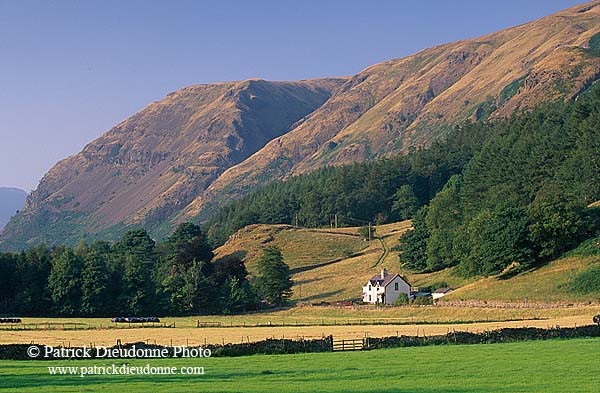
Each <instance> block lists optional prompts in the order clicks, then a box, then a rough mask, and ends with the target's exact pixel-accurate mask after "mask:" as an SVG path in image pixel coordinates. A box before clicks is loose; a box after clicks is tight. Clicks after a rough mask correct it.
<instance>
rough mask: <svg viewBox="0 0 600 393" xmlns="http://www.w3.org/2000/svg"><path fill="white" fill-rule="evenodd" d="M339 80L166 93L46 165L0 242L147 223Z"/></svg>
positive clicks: (188, 197)
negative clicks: (48, 167) (71, 153)
mask: <svg viewBox="0 0 600 393" xmlns="http://www.w3.org/2000/svg"><path fill="white" fill-rule="evenodd" d="M342 81H343V80H342V79H339V78H338V79H333V78H332V79H319V80H307V81H299V82H268V81H264V80H258V79H257V80H246V81H241V82H231V83H218V84H212V85H198V86H192V87H187V88H184V89H181V90H179V91H176V92H174V93H171V94H169V95H167V97H166V98H164V99H163V100H161V101H160V102H155V103H152V104H150V105H148V106H147V107H146V108H144V109H143V110H141V111H140V112H138V113H136V114H135V115H133V116H132V117H130V118H129V119H127V120H125V121H123V122H122V123H120V124H118V125H117V126H115V127H114V128H113V129H111V130H110V131H108V132H107V133H106V134H104V135H102V136H101V137H100V138H98V139H96V140H95V141H93V142H91V143H90V144H89V145H87V146H86V147H85V148H84V149H83V151H82V152H80V153H78V154H76V155H74V156H72V157H69V158H67V159H65V160H63V161H61V162H59V163H58V164H56V165H55V166H54V167H53V168H52V169H51V170H50V171H49V172H48V173H47V174H46V175H45V176H44V177H43V178H42V180H41V181H40V184H39V186H38V188H37V190H36V191H34V192H33V193H32V195H31V196H30V197H29V198H28V200H27V204H26V206H25V209H24V210H23V211H22V213H21V214H20V215H18V216H17V217H16V218H15V219H14V220H13V221H11V223H10V224H9V225H8V227H7V228H6V231H5V233H4V234H3V235H2V237H1V238H0V243H1V244H2V245H3V246H4V248H18V247H19V246H22V245H23V244H24V243H25V242H27V243H37V242H40V241H47V242H50V243H55V242H61V241H71V242H72V241H73V240H74V239H75V240H76V238H77V237H79V236H81V235H83V234H84V233H87V232H89V233H97V232H99V231H102V230H104V231H106V230H107V229H108V230H109V231H110V230H111V228H113V229H115V228H117V229H118V228H119V227H123V226H126V225H127V224H131V223H139V224H141V225H144V226H146V227H152V226H155V225H157V224H159V223H161V222H162V221H163V220H165V219H166V218H168V217H170V216H171V215H173V214H174V213H176V212H177V211H178V210H179V209H182V208H183V207H185V206H186V205H187V204H189V203H190V202H191V201H192V200H193V199H194V198H195V197H196V196H197V195H198V194H199V193H201V192H202V191H204V190H205V189H206V188H207V187H208V186H209V185H210V184H211V182H212V181H214V180H215V179H216V178H217V177H218V176H219V175H220V174H221V173H222V172H223V171H225V170H226V169H227V168H229V167H230V166H232V165H234V164H237V163H239V162H241V161H243V160H244V159H246V158H247V157H248V156H250V155H251V154H253V153H254V152H256V151H257V150H258V149H260V148H261V147H263V146H264V145H265V143H267V142H268V141H270V140H272V139H273V138H275V137H278V136H280V135H282V134H284V133H286V132H287V131H289V129H290V128H292V125H293V124H294V123H296V122H298V121H300V120H301V119H302V118H303V117H304V116H306V115H307V114H308V113H310V112H312V111H313V110H314V109H316V108H317V107H319V106H320V105H321V104H322V103H323V102H325V101H326V100H327V99H328V98H329V97H330V96H331V94H332V92H333V91H335V90H336V89H337V88H338V87H339V85H340V84H341V82H342ZM106 235H107V236H108V235H109V234H106Z"/></svg>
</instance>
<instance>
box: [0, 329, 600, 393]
mask: <svg viewBox="0 0 600 393" xmlns="http://www.w3.org/2000/svg"><path fill="white" fill-rule="evenodd" d="M599 362H600V339H576V340H550V341H529V342H521V343H508V344H487V345H456V346H452V345H450V346H438V347H420V348H419V347H411V348H397V349H381V350H373V351H356V352H344V353H340V352H337V353H315V354H300V355H272V356H267V355H255V356H248V357H239V358H208V359H154V360H116V361H112V360H103V361H97V360H88V361H85V360H82V361H78V360H71V361H48V362H45V361H0V392H7V393H8V392H19V393H27V392H39V391H44V392H61V393H62V392H82V391H88V392H112V391H118V390H121V391H127V392H132V393H134V392H147V391H150V390H151V391H153V392H163V391H169V392H269V391H270V392H313V391H315V392H316V391H318V392H377V393H382V392H421V393H432V392H444V393H458V392H511V393H514V392H560V393H564V392H582V393H583V392H598V391H599V390H598V387H599V386H600V373H598V364H599ZM112 363H117V364H119V365H120V364H123V363H128V364H130V365H132V366H145V365H146V364H151V365H153V366H174V367H177V368H179V367H182V366H186V367H187V366H195V367H197V366H201V367H204V372H205V374H204V375H195V376H190V375H177V376H165V375H162V376H159V375H155V376H143V375H142V376H139V375H138V376H127V375H118V376H110V375H96V376H84V377H81V376H79V375H49V372H48V366H57V365H58V366H90V365H111V364H112Z"/></svg>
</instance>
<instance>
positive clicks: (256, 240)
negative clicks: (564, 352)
mask: <svg viewBox="0 0 600 393" xmlns="http://www.w3.org/2000/svg"><path fill="white" fill-rule="evenodd" d="M409 228H410V221H403V222H399V223H394V224H387V225H381V226H377V227H375V233H376V235H377V238H376V239H374V240H372V241H371V242H366V241H364V240H363V239H362V237H360V236H359V235H358V230H359V228H357V227H353V228H342V229H306V228H294V227H292V226H289V225H251V226H248V227H246V228H244V229H242V230H240V231H238V232H237V233H236V234H235V235H233V236H232V237H231V238H230V240H229V241H228V242H227V243H226V244H225V245H223V246H222V247H220V248H218V249H217V250H216V257H215V258H216V259H218V258H222V257H224V256H226V255H231V254H238V255H240V256H243V257H244V258H245V261H246V264H247V267H248V270H249V271H250V272H251V273H253V272H255V266H256V261H257V259H258V258H259V257H260V254H261V249H262V247H264V246H267V245H275V246H277V247H279V248H281V250H282V253H283V256H284V258H285V261H286V263H287V264H288V265H289V266H290V268H291V270H292V273H293V274H292V278H293V280H294V284H295V285H294V288H293V290H294V294H293V297H292V298H293V299H294V300H298V301H305V302H310V303H315V302H320V301H341V300H349V299H357V298H359V297H360V296H361V294H362V285H363V284H364V283H365V282H366V281H367V280H368V279H369V278H370V277H371V276H372V275H374V274H378V273H379V271H380V270H381V269H382V268H384V267H385V268H387V269H388V271H390V272H392V273H400V274H401V275H402V276H403V277H405V278H406V279H407V280H408V281H409V282H410V283H411V285H413V286H416V287H419V286H420V287H424V286H430V285H434V284H439V283H446V284H447V285H449V286H453V287H460V288H459V289H458V290H456V291H455V292H454V293H452V294H451V295H448V296H447V297H445V298H444V299H447V300H482V301H509V302H527V301H530V302H562V303H565V302H599V301H600V292H598V291H591V292H588V293H585V292H576V291H574V290H573V288H572V284H573V283H574V282H575V281H577V279H578V277H579V276H580V275H581V274H582V273H584V272H586V271H588V270H590V269H592V270H593V269H594V268H595V267H600V258H599V257H598V256H596V255H595V253H596V250H595V248H597V247H596V246H595V245H594V244H595V243H593V241H588V242H587V243H584V245H582V246H581V247H580V249H578V250H575V251H574V252H572V253H570V254H567V256H565V257H564V258H561V259H558V260H555V261H552V262H550V263H548V264H546V265H544V266H542V267H540V268H538V269H534V270H531V271H528V272H524V273H521V274H518V275H516V276H515V277H512V278H510V279H501V278H499V277H483V278H481V277H476V278H469V279H465V278H463V277H461V276H459V275H457V274H456V273H455V269H454V268H448V269H445V270H442V271H439V272H434V273H424V274H415V273H412V272H410V271H408V270H406V269H403V268H402V267H401V266H400V262H399V255H398V252H397V251H395V250H394V246H396V245H397V244H398V240H399V238H400V236H401V235H402V233H404V232H405V231H406V230H407V229H409ZM590 242H591V243H590ZM588 243H589V244H588Z"/></svg>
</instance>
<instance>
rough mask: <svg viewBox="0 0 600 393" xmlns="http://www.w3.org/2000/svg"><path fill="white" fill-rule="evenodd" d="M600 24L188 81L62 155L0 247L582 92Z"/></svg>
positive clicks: (160, 222) (157, 223) (593, 67)
mask: <svg viewBox="0 0 600 393" xmlns="http://www.w3.org/2000/svg"><path fill="white" fill-rule="evenodd" d="M598 34H600V1H593V2H590V3H587V4H584V5H580V6H576V7H572V8H570V9H567V10H565V11H561V12H559V13H556V14H553V15H550V16H547V17H544V18H541V19H538V20H536V21H533V22H529V23H526V24H522V25H519V26H516V27H512V28H509V29H505V30H502V31H499V32H495V33H490V34H487V35H485V36H482V37H479V38H474V39H467V40H461V41H457V42H452V43H447V44H442V45H438V46H435V47H432V48H428V49H424V50H422V51H420V52H418V53H416V54H414V55H411V56H407V57H404V58H400V59H394V60H389V61H386V62H382V63H378V64H374V65H372V66H370V67H367V68H366V69H365V70H363V71H361V72H359V73H358V74H356V75H354V76H352V77H350V78H324V79H317V80H305V81H298V82H268V81H263V80H260V79H251V80H247V81H238V82H222V83H217V84H211V85H196V86H191V87H188V88H184V89H180V90H178V91H177V92H174V93H171V94H169V95H167V97H165V98H164V99H163V100H161V101H159V102H158V103H152V104H150V105H149V106H147V107H146V108H144V109H142V110H141V111H140V112H138V113H136V114H134V115H133V116H132V117H130V118H129V119H127V120H125V121H123V122H121V123H119V124H118V125H117V126H115V127H113V128H112V129H111V130H109V131H108V132H107V133H106V134H104V135H103V136H101V137H100V138H98V139H96V140H95V141H93V142H91V143H90V144H89V145H88V146H86V147H85V148H84V149H83V151H82V152H80V153H79V154H77V155H75V156H72V157H69V158H67V159H65V160H62V161H61V162H59V163H58V164H57V165H55V167H53V168H52V169H51V170H50V171H49V172H48V173H47V174H46V175H45V176H44V178H43V179H42V180H41V182H40V185H39V187H38V189H37V190H36V191H34V192H33V193H32V195H31V196H30V197H29V198H28V201H27V204H26V206H25V209H24V210H23V211H22V212H21V213H20V214H19V215H18V216H17V217H15V218H13V220H12V221H11V222H10V223H9V224H8V226H7V229H6V230H5V232H4V233H3V235H2V236H0V247H8V248H15V247H17V248H18V247H20V246H22V245H23V244H35V243H36V242H40V241H45V240H46V241H47V240H48V239H51V240H52V241H65V240H66V241H69V242H74V241H76V238H78V237H81V236H97V237H100V238H111V237H115V236H118V233H119V231H122V230H123V229H124V228H126V227H127V226H129V225H141V226H144V227H146V228H148V229H150V230H151V231H153V233H154V235H155V236H158V237H160V236H164V235H165V234H167V233H168V232H169V231H170V229H171V228H172V227H173V225H175V224H176V223H179V222H182V221H187V220H203V219H206V218H207V217H208V216H209V215H210V214H211V212H212V211H214V209H215V208H217V207H219V206H220V205H221V204H222V203H224V202H225V201H227V200H231V199H235V198H238V197H240V196H242V195H244V194H246V193H247V192H248V191H249V190H252V189H254V188H256V187H259V186H260V185H263V184H266V183H268V182H270V181H272V180H278V179H285V178H287V177H289V176H293V175H296V174H302V173H307V172H310V171H313V170H315V169H317V168H320V167H324V166H328V165H344V164H350V163H354V162H361V161H365V160H371V159H375V158H380V157H385V156H389V155H393V154H398V153H400V154H402V153H406V152H408V151H409V150H411V149H413V148H421V147H424V146H427V145H429V144H430V143H431V142H432V141H434V140H436V139H438V138H443V137H444V135H446V133H447V132H448V131H449V130H450V129H451V128H452V127H454V126H456V125H457V124H460V123H461V122H464V121H486V120H493V119H496V118H502V117H507V116H510V115H512V114H513V113H516V112H519V111H526V110H528V109H531V108H534V107H536V106H537V105H539V104H541V103H543V102H545V101H553V100H554V101H555V100H570V99H574V98H576V97H577V96H578V94H580V93H581V92H582V91H584V90H585V89H586V88H587V87H589V86H590V85H591V84H592V83H593V82H594V81H596V80H598V79H599V78H600V55H599V54H598V53H597V50H596V48H595V47H592V42H595V37H598ZM40 228H43V229H40Z"/></svg>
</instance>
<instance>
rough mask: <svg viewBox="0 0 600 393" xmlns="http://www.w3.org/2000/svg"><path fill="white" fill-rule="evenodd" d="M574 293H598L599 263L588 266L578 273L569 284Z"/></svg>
mask: <svg viewBox="0 0 600 393" xmlns="http://www.w3.org/2000/svg"><path fill="white" fill-rule="evenodd" d="M569 286H570V287H571V290H572V291H573V292H576V293H593V292H596V293H598V294H599V295H600V265H593V266H590V267H588V268H587V269H586V270H584V271H583V272H581V273H579V274H578V275H577V276H576V277H575V279H573V280H572V281H571V283H570V284H569Z"/></svg>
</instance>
